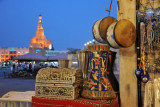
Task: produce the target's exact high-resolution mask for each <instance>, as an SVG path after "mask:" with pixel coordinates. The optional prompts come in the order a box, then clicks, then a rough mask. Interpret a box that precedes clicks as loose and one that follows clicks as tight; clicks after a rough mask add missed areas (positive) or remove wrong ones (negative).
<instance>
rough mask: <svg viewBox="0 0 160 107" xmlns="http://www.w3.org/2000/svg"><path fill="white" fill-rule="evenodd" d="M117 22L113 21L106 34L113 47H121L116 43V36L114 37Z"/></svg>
mask: <svg viewBox="0 0 160 107" xmlns="http://www.w3.org/2000/svg"><path fill="white" fill-rule="evenodd" d="M116 23H117V22H114V23H112V24H111V25H110V26H109V27H108V29H107V34H106V40H107V43H108V44H109V45H110V46H111V47H112V48H120V46H119V45H118V44H117V43H116V41H115V38H114V35H113V34H114V32H113V31H114V28H115V25H116Z"/></svg>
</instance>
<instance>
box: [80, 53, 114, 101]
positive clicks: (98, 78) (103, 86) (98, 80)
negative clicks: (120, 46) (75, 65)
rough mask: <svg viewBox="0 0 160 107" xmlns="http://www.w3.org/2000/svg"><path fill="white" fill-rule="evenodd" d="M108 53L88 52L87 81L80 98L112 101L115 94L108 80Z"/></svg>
mask: <svg viewBox="0 0 160 107" xmlns="http://www.w3.org/2000/svg"><path fill="white" fill-rule="evenodd" d="M108 56H109V53H108V51H90V58H89V71H88V81H86V82H85V83H84V87H83V91H82V96H83V97H85V98H91V99H112V98H115V97H116V95H115V92H114V90H113V88H112V86H111V84H110V82H109V80H108V77H107V73H109V72H107V71H108V70H107V69H108Z"/></svg>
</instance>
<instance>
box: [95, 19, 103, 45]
mask: <svg viewBox="0 0 160 107" xmlns="http://www.w3.org/2000/svg"><path fill="white" fill-rule="evenodd" d="M101 20H102V19H100V20H98V21H96V22H95V24H94V25H93V28H92V32H93V37H94V39H95V40H96V41H98V42H100V43H106V41H105V40H104V39H103V37H102V36H101V34H100V32H99V24H100V22H101Z"/></svg>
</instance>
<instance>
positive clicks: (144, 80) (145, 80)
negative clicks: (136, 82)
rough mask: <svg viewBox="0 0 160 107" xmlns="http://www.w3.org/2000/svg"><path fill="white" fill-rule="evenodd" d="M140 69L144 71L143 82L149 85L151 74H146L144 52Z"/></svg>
mask: <svg viewBox="0 0 160 107" xmlns="http://www.w3.org/2000/svg"><path fill="white" fill-rule="evenodd" d="M140 67H141V68H142V70H143V74H144V75H143V76H142V77H141V80H142V82H144V83H147V82H148V81H149V74H148V73H147V72H146V66H145V53H144V51H142V55H141V65H140Z"/></svg>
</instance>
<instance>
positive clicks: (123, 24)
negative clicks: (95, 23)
mask: <svg viewBox="0 0 160 107" xmlns="http://www.w3.org/2000/svg"><path fill="white" fill-rule="evenodd" d="M114 38H115V41H116V43H117V44H118V45H120V46H122V47H129V46H131V45H133V44H134V43H135V41H136V28H135V26H134V25H133V23H132V22H130V21H129V20H126V19H122V20H120V21H118V22H117V24H116V25H115V28H114Z"/></svg>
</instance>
